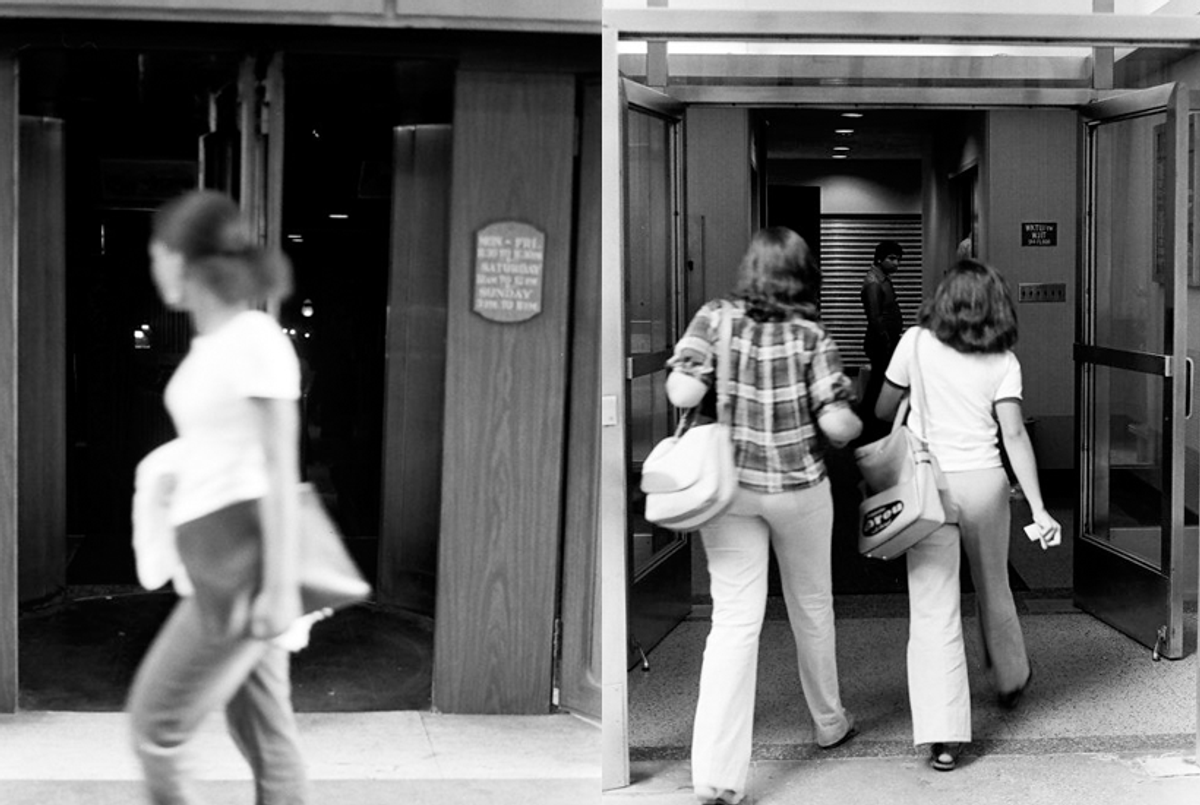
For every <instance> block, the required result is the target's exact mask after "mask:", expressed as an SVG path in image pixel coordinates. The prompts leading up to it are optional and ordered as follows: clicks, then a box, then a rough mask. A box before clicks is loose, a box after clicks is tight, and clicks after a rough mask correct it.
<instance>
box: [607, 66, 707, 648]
mask: <svg viewBox="0 0 1200 805" xmlns="http://www.w3.org/2000/svg"><path fill="white" fill-rule="evenodd" d="M626 88H627V90H629V92H630V97H629V101H628V104H627V107H626V112H625V120H624V125H623V130H624V140H625V143H624V146H625V165H624V167H625V185H624V188H623V191H624V194H625V222H624V225H625V265H624V276H625V344H626V397H625V399H626V406H627V410H626V422H627V423H628V428H627V439H628V444H627V451H626V455H627V456H628V462H629V464H628V468H627V471H626V489H627V491H628V495H629V499H628V507H627V512H628V526H627V528H628V545H627V548H628V554H627V555H628V557H629V559H628V561H629V583H630V600H629V637H630V640H629V648H630V655H629V660H630V664H631V665H632V664H634V663H636V662H639V661H640V662H645V661H646V652H648V651H650V649H651V648H653V647H654V646H655V645H656V644H657V643H658V642H659V641H660V640H661V639H662V638H663V637H664V636H665V635H666V634H667V633H668V632H669V631H670V630H671V629H672V628H674V626H675V624H677V623H678V622H679V621H681V620H682V619H683V618H685V617H687V614H688V612H689V611H690V610H691V552H690V551H689V550H687V548H688V546H689V541H688V537H687V535H686V534H678V533H675V532H673V531H669V530H667V529H664V528H659V527H657V526H655V525H653V524H652V523H649V522H647V521H646V519H645V516H644V511H645V497H644V495H643V494H642V492H641V488H640V487H641V471H642V462H643V461H644V460H645V458H646V456H647V455H649V453H650V451H651V450H652V449H653V448H654V445H655V444H656V443H657V442H658V441H660V440H661V439H663V438H665V437H666V436H668V435H669V434H670V433H671V431H672V430H673V429H674V427H675V423H676V413H675V411H674V409H673V408H672V407H671V405H670V404H669V402H668V401H667V398H666V395H665V393H664V391H663V386H664V383H665V380H666V374H667V373H666V370H665V368H664V367H665V364H666V361H667V359H668V358H669V357H670V355H671V349H672V347H673V346H674V344H675V340H676V338H677V337H678V331H679V301H678V300H679V298H680V293H681V292H682V279H681V271H680V262H681V261H680V256H679V255H680V242H681V233H680V231H679V221H680V220H681V216H680V215H679V199H680V195H681V189H680V188H681V185H680V176H679V166H680V164H681V160H680V146H679V136H680V134H679V128H680V117H679V114H678V113H677V111H676V110H673V109H672V108H671V104H670V101H669V99H665V98H663V97H662V96H660V95H658V93H654V92H653V91H651V90H648V89H646V88H645V87H639V86H637V85H629V84H627V85H626Z"/></svg>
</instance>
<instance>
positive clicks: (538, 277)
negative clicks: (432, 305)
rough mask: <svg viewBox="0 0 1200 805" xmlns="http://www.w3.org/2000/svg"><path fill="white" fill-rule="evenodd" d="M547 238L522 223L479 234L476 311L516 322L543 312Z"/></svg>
mask: <svg viewBox="0 0 1200 805" xmlns="http://www.w3.org/2000/svg"><path fill="white" fill-rule="evenodd" d="M545 263H546V235H545V233H543V232H542V231H541V230H539V229H538V228H537V227H535V226H531V225H529V224H523V223H520V222H519V221H499V222H497V223H494V224H490V225H488V226H485V227H484V228H483V229H481V230H479V232H478V233H476V235H475V294H474V308H473V309H474V311H475V312H476V313H478V314H479V315H480V316H483V317H484V318H485V319H490V320H491V321H499V322H515V321H525V320H526V319H531V318H533V317H534V316H536V315H537V314H539V313H541V312H542V269H543V267H544V266H545Z"/></svg>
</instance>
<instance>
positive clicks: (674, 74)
mask: <svg viewBox="0 0 1200 805" xmlns="http://www.w3.org/2000/svg"><path fill="white" fill-rule="evenodd" d="M620 65H621V72H622V73H624V74H625V75H629V76H644V75H646V69H647V66H646V65H647V57H646V54H644V53H625V54H622V55H621V56H620ZM668 66H669V68H670V69H669V71H668V72H669V74H670V76H671V80H672V81H677V82H678V81H686V80H688V79H714V80H715V79H719V80H721V81H722V82H733V83H741V82H744V81H747V80H753V79H773V80H779V79H793V78H808V79H823V78H830V79H838V78H841V79H844V78H854V79H855V80H865V81H879V80H883V81H904V80H929V79H936V80H959V81H973V82H978V83H984V82H988V81H1055V82H1060V83H1065V82H1078V83H1081V84H1086V83H1088V82H1090V81H1091V77H1092V73H1091V61H1090V59H1088V58H1087V57H1077V58H1076V57H1069V56H1047V57H1036V56H1033V57H1030V56H1003V57H997V56H921V57H914V56H811V55H803V56H797V55H761V56H758V55H745V54H686V53H673V54H671V55H670V57H669V59H668Z"/></svg>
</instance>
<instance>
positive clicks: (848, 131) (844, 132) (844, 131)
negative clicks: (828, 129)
mask: <svg viewBox="0 0 1200 805" xmlns="http://www.w3.org/2000/svg"><path fill="white" fill-rule="evenodd" d="M833 133H834V134H841V135H849V134H853V133H854V129H834V130H833Z"/></svg>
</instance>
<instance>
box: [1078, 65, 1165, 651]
mask: <svg viewBox="0 0 1200 805" xmlns="http://www.w3.org/2000/svg"><path fill="white" fill-rule="evenodd" d="M1083 114H1084V116H1085V118H1086V122H1085V134H1086V139H1085V142H1086V148H1087V150H1086V155H1085V165H1086V187H1085V199H1086V203H1087V209H1086V231H1085V244H1084V261H1083V270H1082V283H1081V288H1080V311H1079V313H1080V315H1079V319H1078V337H1077V342H1076V345H1075V358H1076V379H1077V407H1078V416H1077V428H1079V445H1080V455H1079V466H1080V518H1079V528H1078V534H1079V539H1078V541H1077V544H1076V546H1075V552H1074V562H1075V582H1074V587H1075V598H1076V603H1077V604H1078V605H1079V606H1080V607H1081V608H1082V609H1084V610H1087V611H1088V612H1091V613H1092V614H1094V615H1096V616H1097V617H1098V618H1100V619H1101V620H1104V621H1105V622H1107V623H1109V624H1110V625H1112V626H1114V627H1115V628H1117V629H1119V630H1121V631H1123V632H1125V633H1126V634H1128V635H1129V636H1130V637H1133V638H1134V639H1135V640H1138V641H1140V642H1142V643H1144V644H1145V645H1146V646H1147V647H1151V648H1153V649H1154V653H1155V657H1156V658H1157V657H1158V656H1167V657H1179V656H1182V653H1183V635H1182V631H1183V627H1182V586H1183V585H1182V576H1181V574H1180V567H1179V563H1178V562H1172V556H1175V555H1178V552H1179V551H1180V549H1181V547H1182V545H1183V542H1184V531H1185V514H1184V495H1183V489H1184V464H1185V462H1184V450H1183V444H1184V429H1185V422H1184V420H1185V419H1186V411H1185V408H1186V400H1185V396H1186V386H1187V378H1188V372H1187V371H1186V368H1185V367H1186V365H1187V354H1186V344H1187V332H1186V321H1187V294H1186V267H1185V262H1186V254H1187V227H1186V223H1185V220H1186V219H1185V215H1186V206H1187V205H1186V192H1187V185H1186V182H1187V175H1186V170H1185V168H1186V165H1187V161H1186V160H1187V131H1188V129H1187V126H1188V120H1187V100H1186V96H1185V95H1184V94H1183V93H1182V92H1180V91H1178V90H1177V89H1176V88H1175V87H1174V86H1173V85H1168V86H1164V87H1155V88H1153V89H1149V90H1141V91H1137V92H1129V93H1124V94H1123V95H1120V96H1117V97H1114V98H1111V99H1108V100H1106V101H1102V102H1099V103H1096V104H1092V105H1091V106H1089V107H1086V108H1085V110H1084V111H1083ZM1177 322H1179V323H1180V326H1177V324H1176V323H1177Z"/></svg>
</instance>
